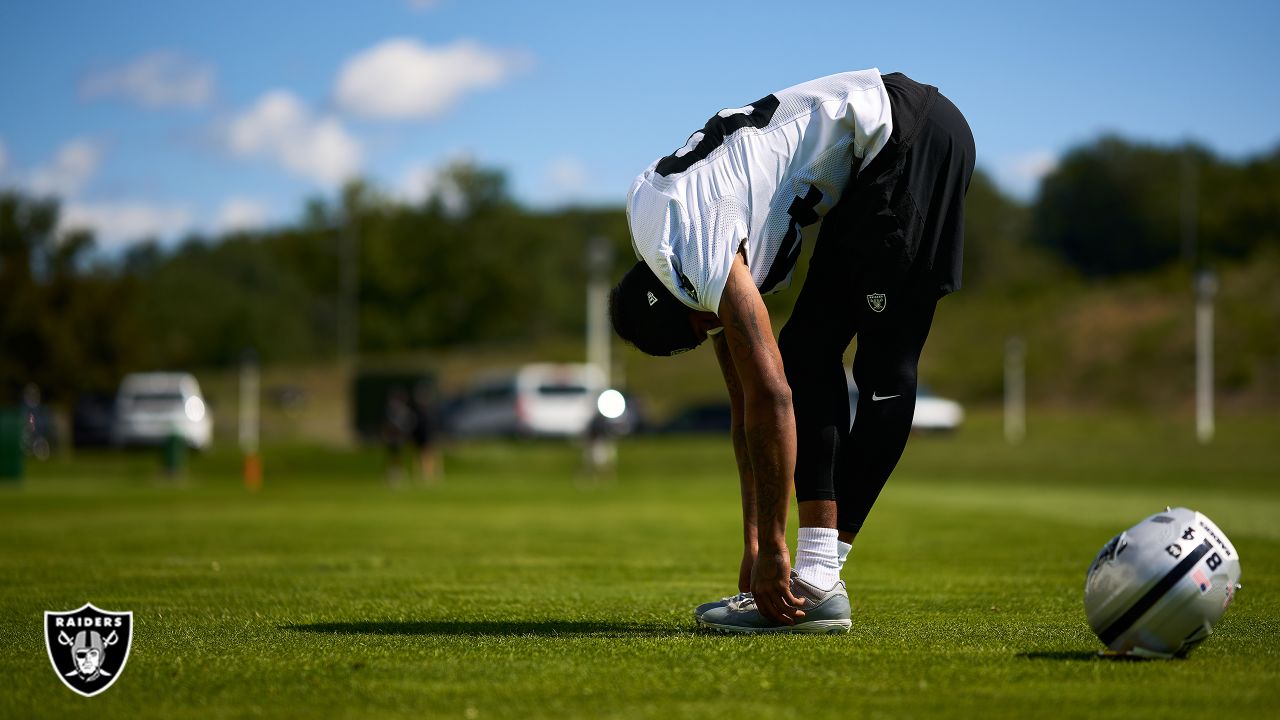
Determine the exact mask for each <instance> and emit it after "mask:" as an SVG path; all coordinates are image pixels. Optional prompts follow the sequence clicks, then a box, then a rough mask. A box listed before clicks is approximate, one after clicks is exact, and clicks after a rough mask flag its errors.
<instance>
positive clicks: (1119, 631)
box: [1084, 508, 1240, 658]
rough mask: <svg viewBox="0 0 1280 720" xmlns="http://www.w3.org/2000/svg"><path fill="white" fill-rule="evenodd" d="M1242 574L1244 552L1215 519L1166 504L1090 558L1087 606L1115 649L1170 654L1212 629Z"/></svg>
mask: <svg viewBox="0 0 1280 720" xmlns="http://www.w3.org/2000/svg"><path fill="white" fill-rule="evenodd" d="M1239 580H1240V555H1239V554H1238V553H1237V552H1236V549H1235V547H1234V546H1232V544H1231V541H1230V540H1228V539H1227V536H1226V534H1225V533H1223V532H1222V531H1221V530H1219V529H1218V526H1217V525H1214V524H1213V521H1211V520H1210V519H1209V518H1207V517H1205V516H1204V515H1201V514H1200V513H1198V512H1196V511H1194V510H1188V509H1187V508H1173V509H1168V508H1166V509H1165V512H1162V513H1158V514H1156V515H1152V516H1151V517H1149V518H1147V519H1146V520H1143V521H1142V522H1140V523H1138V524H1137V525H1134V526H1133V527H1131V528H1129V529H1128V530H1126V531H1124V532H1122V533H1120V534H1119V535H1117V536H1115V537H1114V538H1111V542H1108V543H1107V544H1106V545H1105V546H1104V547H1103V548H1102V551H1101V552H1099V553H1098V556H1097V557H1096V558H1094V560H1093V564H1092V565H1090V566H1089V574H1088V578H1087V579H1086V581H1085V586H1084V609H1085V613H1086V614H1087V615H1088V616H1089V625H1090V627H1092V628H1093V631H1094V632H1095V633H1097V635H1098V639H1100V640H1102V644H1103V645H1106V646H1107V649H1108V650H1110V651H1111V652H1112V653H1117V654H1121V655H1136V656H1139V657H1160V658H1169V657H1173V656H1175V655H1185V654H1186V653H1188V652H1190V651H1191V648H1193V647H1195V646H1196V645H1197V644H1199V643H1200V642H1202V641H1203V640H1204V639H1205V638H1207V637H1209V633H1210V632H1212V630H1213V623H1215V622H1217V620H1218V618H1220V617H1222V613H1223V612H1225V611H1226V609H1227V606H1228V605H1230V604H1231V600H1232V598H1234V597H1235V593H1236V590H1238V589H1239V587H1240V586H1239V585H1238V584H1237V583H1238V582H1239Z"/></svg>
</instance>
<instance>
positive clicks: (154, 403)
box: [112, 373, 213, 450]
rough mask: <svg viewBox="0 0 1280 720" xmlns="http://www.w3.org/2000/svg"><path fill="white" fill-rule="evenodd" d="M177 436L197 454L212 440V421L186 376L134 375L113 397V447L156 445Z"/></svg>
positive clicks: (196, 385) (191, 379)
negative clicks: (114, 398)
mask: <svg viewBox="0 0 1280 720" xmlns="http://www.w3.org/2000/svg"><path fill="white" fill-rule="evenodd" d="M173 433H177V435H178V436H179V437H181V438H182V439H183V440H185V441H186V443H187V445H189V446H190V447H192V448H195V449H197V450H204V449H205V448H208V447H209V443H210V442H211V441H212V440H213V418H212V417H210V415H209V410H208V408H207V407H206V406H205V402H204V396H203V395H201V394H200V384H199V383H197V382H196V379H195V378H194V377H192V376H191V375H190V374H188V373H133V374H131V375H126V376H125V378H124V380H121V381H120V390H119V392H118V393H116V419H115V427H114V428H113V435H112V437H113V439H114V440H115V444H116V445H159V444H160V443H162V442H164V441H165V440H166V439H167V438H168V437H169V436H170V435H171V434H173Z"/></svg>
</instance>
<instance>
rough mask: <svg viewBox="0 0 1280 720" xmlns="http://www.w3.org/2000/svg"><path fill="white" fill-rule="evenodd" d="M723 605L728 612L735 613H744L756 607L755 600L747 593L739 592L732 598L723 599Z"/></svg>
mask: <svg viewBox="0 0 1280 720" xmlns="http://www.w3.org/2000/svg"><path fill="white" fill-rule="evenodd" d="M724 604H725V606H726V607H728V608H729V609H730V610H734V611H736V612H746V611H747V610H752V609H754V608H755V606H756V599H755V598H754V597H752V595H751V593H749V592H740V593H738V594H737V595H734V596H733V597H727V598H724Z"/></svg>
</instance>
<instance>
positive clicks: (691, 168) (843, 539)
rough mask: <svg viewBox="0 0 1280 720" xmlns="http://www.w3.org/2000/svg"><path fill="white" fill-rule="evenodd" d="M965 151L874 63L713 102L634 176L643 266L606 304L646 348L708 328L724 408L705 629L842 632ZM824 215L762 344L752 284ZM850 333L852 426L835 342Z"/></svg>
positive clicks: (952, 131) (954, 271) (941, 290)
mask: <svg viewBox="0 0 1280 720" xmlns="http://www.w3.org/2000/svg"><path fill="white" fill-rule="evenodd" d="M974 152H975V151H974V145H973V135H972V133H971V132H970V130H969V126H968V124H967V122H966V121H965V119H964V116H963V115H961V114H960V111H959V110H958V109H957V108H956V107H955V105H953V104H952V103H951V101H950V100H948V99H947V98H946V97H944V96H943V95H941V94H940V93H939V92H938V89H937V88H935V87H933V86H930V85H924V84H921V83H917V82H915V81H913V80H911V79H910V78H908V77H906V76H905V75H902V74H900V73H892V74H881V73H880V71H879V70H876V69H871V70H862V71H857V72H845V73H840V74H837V75H831V76H829V77H824V78H819V79H817V80H813V81H810V82H806V83H803V84H800V85H796V86H794V87H791V88H788V89H786V90H782V91H779V92H776V93H773V94H771V95H766V96H764V97H763V98H760V99H759V100H756V101H755V102H753V103H751V104H749V105H745V106H742V107H737V108H728V109H725V110H721V111H720V112H718V113H716V114H715V115H713V116H712V117H711V119H710V120H708V121H707V123H706V125H705V126H704V127H703V128H702V129H701V130H699V131H697V132H695V133H693V135H691V136H690V137H689V139H688V141H687V142H686V143H685V144H684V146H683V147H681V148H679V149H678V150H676V151H675V152H673V153H672V154H670V155H667V156H666V157H663V158H660V159H658V160H656V161H655V162H654V163H653V164H651V165H650V166H649V167H648V168H646V169H645V171H644V172H643V173H641V174H640V176H639V177H637V178H636V180H635V182H634V183H632V185H631V190H630V192H629V193H628V195H627V220H628V224H629V226H630V230H631V237H632V245H633V247H634V249H635V252H636V255H637V257H638V258H639V262H637V263H636V264H635V266H634V267H632V268H631V269H630V270H629V271H628V272H627V273H626V275H625V276H624V277H623V278H622V280H621V282H620V283H618V285H617V286H616V287H615V288H614V289H613V292H612V294H611V296H610V315H611V318H612V321H613V325H614V329H615V330H616V332H617V333H618V335H619V336H621V337H622V338H623V339H624V340H626V341H628V342H629V343H631V344H633V345H634V346H636V347H637V348H639V349H640V350H641V351H643V352H646V353H648V354H650V355H675V354H677V353H681V352H685V351H687V350H691V349H693V348H694V347H696V346H697V345H699V344H701V343H702V342H703V341H704V340H706V339H707V337H708V336H710V337H711V338H712V344H713V346H714V348H715V353H716V357H717V359H718V360H719V364H720V369H721V371H722V373H723V375H724V380H725V385H726V386H727V387H728V390H729V400H730V405H731V408H732V413H733V421H732V436H733V446H734V452H735V456H736V458H737V465H738V474H739V479H740V486H741V491H742V514H743V535H744V550H743V557H742V564H741V566H740V572H739V577H738V589H739V594H738V595H736V596H734V597H731V598H725V599H723V600H721V601H719V602H712V603H706V604H704V605H701V606H699V607H698V608H697V610H695V614H696V615H697V616H698V619H699V622H700V623H701V624H703V625H704V626H707V627H711V628H714V629H718V630H722V631H730V632H843V631H845V630H847V629H848V628H849V627H850V617H849V613H850V608H849V598H848V594H847V592H846V590H845V586H844V583H843V582H842V581H841V580H840V570H841V567H842V565H843V563H844V561H845V559H846V558H847V556H848V553H849V550H850V548H851V546H852V543H853V540H854V537H855V536H856V535H857V533H858V531H859V529H860V528H861V527H862V524H863V521H864V520H865V519H866V517H867V514H868V512H869V511H870V509H871V506H872V504H873V503H874V502H875V500H876V497H877V496H878V495H879V493H880V490H881V488H882V487H883V486H884V483H885V481H886V480H887V479H888V477H889V474H890V473H891V472H892V471H893V468H894V467H895V466H896V465H897V462H898V459H899V457H900V456H901V454H902V450H903V448H904V446H905V444H906V441H907V436H908V434H909V433H910V429H911V419H912V416H913V414H914V410H915V401H916V368H917V365H918V362H919V359H920V352H921V349H922V348H923V346H924V342H925V338H926V337H927V336H928V334H929V327H930V324H931V323H932V320H933V314H934V308H935V306H936V304H937V302H938V300H939V299H940V298H941V297H943V296H944V295H946V294H948V293H950V292H952V291H954V290H957V289H958V288H959V287H960V271H961V246H962V239H963V230H964V196H965V192H966V190H967V189H968V185H969V179H970V176H971V175H972V173H973V168H974ZM824 218H825V219H824ZM820 220H821V221H822V223H821V227H820V229H819V232H818V237H817V241H816V246H815V248H814V253H813V256H812V259H811V261H810V264H809V272H808V276H807V279H806V281H805V283H804V286H803V287H802V288H801V290H800V294H799V297H798V298H797V301H796V305H795V309H794V311H793V312H792V315H791V317H790V319H789V320H788V321H787V322H786V324H785V325H784V327H783V328H782V332H781V334H780V336H779V337H778V339H777V340H776V341H775V339H774V335H773V330H772V326H771V324H770V320H769V313H768V311H767V310H766V309H765V305H764V301H763V299H762V296H763V295H765V294H768V293H772V292H776V291H778V290H781V289H784V288H786V287H787V286H788V284H789V283H790V279H791V275H792V272H793V270H794V269H795V264H796V260H797V258H798V257H799V255H800V248H801V236H802V234H803V232H804V230H805V229H806V228H809V227H811V226H816V225H818V223H819V221H820ZM855 335H857V336H858V338H859V339H858V349H857V354H856V357H855V359H854V363H853V376H854V380H855V381H856V383H857V385H858V388H859V390H860V395H859V400H858V406H857V412H856V415H855V417H856V419H855V420H854V422H853V424H852V427H851V426H850V421H849V401H848V398H849V395H848V388H847V385H846V379H845V371H844V365H843V354H844V351H845V350H846V349H847V348H848V346H849V344H850V343H851V341H852V339H853V337H854V336H855ZM793 484H794V490H795V494H796V499H797V501H798V503H799V510H800V529H799V536H798V546H797V548H796V561H795V570H794V572H792V566H791V559H790V554H789V549H788V547H787V544H786V529H787V528H786V524H787V511H788V505H789V502H790V494H791V490H792V486H793Z"/></svg>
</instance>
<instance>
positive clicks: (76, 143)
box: [27, 138, 102, 197]
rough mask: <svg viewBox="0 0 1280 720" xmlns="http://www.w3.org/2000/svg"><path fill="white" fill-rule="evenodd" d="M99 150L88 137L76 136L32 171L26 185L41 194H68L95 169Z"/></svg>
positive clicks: (82, 182) (65, 195)
mask: <svg viewBox="0 0 1280 720" xmlns="http://www.w3.org/2000/svg"><path fill="white" fill-rule="evenodd" d="M101 162H102V149H101V148H100V147H98V145H97V143H95V142H93V141H92V140H89V139H87V138H76V139H74V140H70V141H68V142H67V143H65V144H63V146H62V147H61V148H59V149H58V153H57V155H55V156H54V158H53V160H52V161H50V162H49V164H47V165H43V166H41V167H38V168H36V169H35V170H32V171H31V176H30V178H29V179H28V181H27V185H28V186H29V187H30V188H31V190H32V191H33V192H35V193H37V194H40V195H57V196H60V197H70V196H73V195H76V194H78V193H79V192H80V189H81V188H82V187H84V184H85V183H87V182H88V181H89V178H91V177H93V174H94V173H96V172H97V171H98V165H99V164H101Z"/></svg>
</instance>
